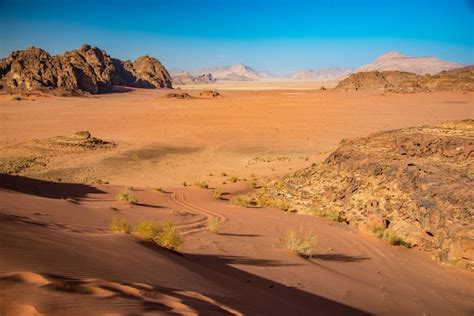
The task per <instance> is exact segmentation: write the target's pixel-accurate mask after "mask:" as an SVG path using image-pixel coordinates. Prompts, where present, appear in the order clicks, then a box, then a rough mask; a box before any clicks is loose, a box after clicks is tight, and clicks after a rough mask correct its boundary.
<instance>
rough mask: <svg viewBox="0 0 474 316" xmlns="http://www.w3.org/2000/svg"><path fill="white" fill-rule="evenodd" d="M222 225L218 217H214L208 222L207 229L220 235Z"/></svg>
mask: <svg viewBox="0 0 474 316" xmlns="http://www.w3.org/2000/svg"><path fill="white" fill-rule="evenodd" d="M221 227H222V224H221V222H220V221H219V219H218V218H217V217H212V218H210V219H209V221H208V222H207V229H209V231H210V232H213V233H214V234H218V233H219V232H220V230H221Z"/></svg>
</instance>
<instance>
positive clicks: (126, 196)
mask: <svg viewBox="0 0 474 316" xmlns="http://www.w3.org/2000/svg"><path fill="white" fill-rule="evenodd" d="M117 200H119V201H125V202H127V203H129V204H137V202H138V200H137V199H136V198H135V197H134V196H133V195H132V194H131V193H130V192H128V190H125V191H122V192H120V193H119V194H118V195H117Z"/></svg>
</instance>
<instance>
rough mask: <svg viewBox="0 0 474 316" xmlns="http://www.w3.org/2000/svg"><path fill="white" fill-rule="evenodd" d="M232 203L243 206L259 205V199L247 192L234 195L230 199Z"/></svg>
mask: <svg viewBox="0 0 474 316" xmlns="http://www.w3.org/2000/svg"><path fill="white" fill-rule="evenodd" d="M230 202H231V203H232V204H235V205H238V206H242V207H257V206H258V203H257V200H256V199H255V198H253V197H251V196H248V195H245V194H239V195H235V196H234V197H232V199H231V200H230Z"/></svg>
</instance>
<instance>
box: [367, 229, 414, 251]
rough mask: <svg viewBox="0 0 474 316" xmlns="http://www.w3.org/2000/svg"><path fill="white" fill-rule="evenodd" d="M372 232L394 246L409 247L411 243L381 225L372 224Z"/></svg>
mask: <svg viewBox="0 0 474 316" xmlns="http://www.w3.org/2000/svg"><path fill="white" fill-rule="evenodd" d="M370 231H371V232H372V234H374V235H375V236H376V237H377V238H380V239H382V240H385V241H386V242H388V243H389V244H390V245H394V246H403V247H406V248H411V247H412V245H411V244H410V243H409V242H407V241H405V240H403V239H402V238H401V237H400V236H398V235H397V234H396V233H395V232H394V231H393V230H391V229H388V228H384V227H383V226H381V225H374V226H372V227H371V228H370Z"/></svg>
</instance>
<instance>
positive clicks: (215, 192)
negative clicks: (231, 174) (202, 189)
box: [212, 188, 222, 200]
mask: <svg viewBox="0 0 474 316" xmlns="http://www.w3.org/2000/svg"><path fill="white" fill-rule="evenodd" d="M212 196H213V197H214V198H215V199H217V200H220V199H221V198H222V191H221V189H219V188H215V189H214V190H212Z"/></svg>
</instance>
